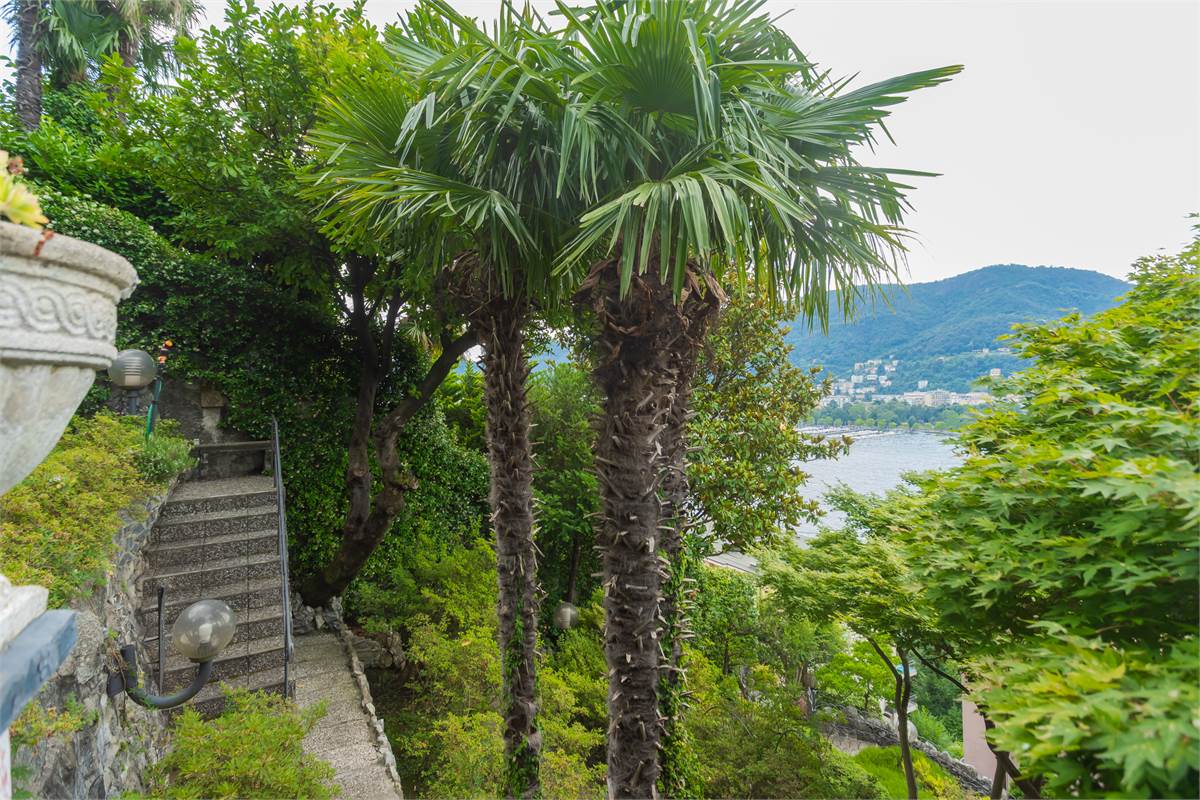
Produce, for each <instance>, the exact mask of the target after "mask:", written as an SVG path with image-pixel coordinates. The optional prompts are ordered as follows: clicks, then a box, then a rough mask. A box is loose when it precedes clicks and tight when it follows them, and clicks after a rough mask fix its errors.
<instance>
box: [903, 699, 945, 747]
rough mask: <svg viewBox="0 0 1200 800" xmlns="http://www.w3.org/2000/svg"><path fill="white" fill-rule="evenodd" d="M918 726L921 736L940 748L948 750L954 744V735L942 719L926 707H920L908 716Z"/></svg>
mask: <svg viewBox="0 0 1200 800" xmlns="http://www.w3.org/2000/svg"><path fill="white" fill-rule="evenodd" d="M908 718H909V719H910V720H912V724H913V725H915V726H916V728H917V733H918V734H920V736H921V738H922V739H924V740H925V741H927V742H929V743H930V744H931V745H933V746H934V747H936V748H938V749H939V750H944V751H948V750H949V749H950V746H951V745H953V744H954V737H953V736H951V735H950V731H948V730H946V726H945V725H944V724H943V723H942V721H941V720H940V719H938V718H937V717H935V716H934V715H933V714H931V713H930V712H929V711H927V710H926V709H924V708H918V709H917V710H916V711H914V712H913V713H912V714H910V715H909V717H908Z"/></svg>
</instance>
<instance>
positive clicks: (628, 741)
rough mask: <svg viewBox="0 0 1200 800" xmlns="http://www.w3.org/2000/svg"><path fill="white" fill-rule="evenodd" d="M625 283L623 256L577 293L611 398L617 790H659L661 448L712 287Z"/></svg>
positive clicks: (609, 647)
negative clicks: (697, 311) (587, 312)
mask: <svg viewBox="0 0 1200 800" xmlns="http://www.w3.org/2000/svg"><path fill="white" fill-rule="evenodd" d="M619 286H620V281H619V268H618V259H615V258H614V259H611V260H608V261H605V262H601V263H599V264H597V265H596V266H595V267H594V268H593V270H592V272H591V274H590V275H589V276H588V277H587V279H586V280H585V281H584V282H583V284H582V286H581V288H580V291H579V293H578V294H577V295H576V302H578V303H580V304H584V305H587V306H589V307H590V308H591V310H592V311H593V312H594V314H595V318H596V322H597V323H598V326H599V330H598V342H597V344H598V349H599V353H598V362H597V365H596V369H595V372H594V378H595V380H596V383H597V386H598V387H599V389H600V394H601V397H602V398H603V407H602V416H601V418H600V420H599V424H598V428H599V430H598V433H597V437H596V470H597V473H598V478H599V482H600V493H601V500H602V505H603V514H602V517H603V520H602V523H601V527H600V531H599V543H600V546H601V550H602V552H603V567H604V587H605V597H604V610H605V619H606V622H605V631H604V650H605V656H606V659H607V661H608V667H609V679H608V680H609V683H608V685H609V690H608V712H609V728H608V789H609V796H610V797H614V798H625V797H629V798H656V797H658V779H659V774H660V769H661V765H660V759H659V748H660V742H661V738H662V731H663V725H662V722H663V720H662V717H661V715H660V706H659V679H660V672H659V670H660V667H662V666H663V665H664V664H669V663H670V658H669V656H667V655H666V654H665V653H664V652H663V641H662V633H663V630H662V624H661V621H660V619H659V614H660V605H661V603H662V602H663V597H662V586H663V578H664V577H665V576H666V574H667V573H666V572H665V571H664V569H663V563H662V561H661V560H660V552H659V542H660V533H662V531H661V530H660V520H661V514H662V505H661V500H660V498H659V496H658V491H659V489H660V484H661V481H662V479H663V469H662V467H663V464H662V462H661V460H660V457H659V448H660V446H661V444H662V433H663V431H664V429H665V428H666V426H667V425H668V421H669V418H670V415H671V409H672V401H673V400H674V397H675V388H676V372H677V364H676V361H675V358H674V356H675V355H676V354H677V353H678V352H679V349H680V347H681V346H682V345H683V344H684V343H685V342H686V341H687V340H688V335H687V334H688V316H687V313H686V312H687V310H688V309H689V304H688V299H689V298H692V299H693V300H694V299H696V298H699V297H700V293H699V291H698V289H699V284H698V282H697V280H696V276H695V275H694V274H693V275H690V276H689V279H688V282H687V284H686V287H685V291H684V293H683V298H682V300H681V302H678V303H677V302H676V300H675V298H674V296H673V294H672V291H671V287H669V286H667V285H664V284H663V283H662V282H661V281H660V280H659V277H658V275H657V272H656V271H655V270H651V271H649V272H647V274H645V275H640V276H637V275H635V276H634V277H633V279H632V281H631V283H630V285H629V288H628V290H627V292H626V294H625V296H623V297H622V296H621V294H620V291H619V288H618V287H619ZM717 294H718V295H719V292H718V293H717ZM700 338H701V339H702V337H700Z"/></svg>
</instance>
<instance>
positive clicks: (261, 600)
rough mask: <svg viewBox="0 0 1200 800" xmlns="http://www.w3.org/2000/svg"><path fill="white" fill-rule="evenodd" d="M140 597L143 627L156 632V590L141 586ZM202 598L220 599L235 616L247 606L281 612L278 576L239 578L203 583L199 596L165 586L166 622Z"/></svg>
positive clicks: (193, 591) (196, 592)
mask: <svg viewBox="0 0 1200 800" xmlns="http://www.w3.org/2000/svg"><path fill="white" fill-rule="evenodd" d="M141 597H142V602H143V603H144V605H143V606H142V607H141V610H140V611H141V618H142V625H143V630H145V631H157V630H158V590H157V589H150V590H149V591H147V590H145V589H143V591H142V595H141ZM205 598H212V599H214V600H223V601H224V602H226V603H228V604H229V607H230V608H232V609H233V610H234V611H236V612H239V615H240V614H241V613H243V612H245V611H246V610H247V609H260V608H274V609H275V613H281V611H280V609H281V607H282V606H281V604H282V603H283V595H282V589H281V587H280V581H279V579H278V578H259V579H255V580H252V581H250V582H249V583H247V582H246V581H244V580H242V581H233V582H230V583H224V584H218V583H213V584H205V587H204V595H203V597H201V595H200V593H199V591H198V590H192V591H187V592H183V591H171V590H169V589H168V590H167V597H166V606H165V610H166V614H167V621H168V622H174V621H175V617H176V615H178V614H179V612H180V611H182V610H183V609H184V608H186V607H188V606H190V605H191V604H192V603H194V602H196V601H197V600H203V599H205ZM168 635H169V633H168Z"/></svg>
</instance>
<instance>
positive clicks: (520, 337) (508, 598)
mask: <svg viewBox="0 0 1200 800" xmlns="http://www.w3.org/2000/svg"><path fill="white" fill-rule="evenodd" d="M489 307H490V308H489V311H485V312H484V313H482V314H481V315H480V316H479V317H478V322H477V324H479V325H480V329H481V330H480V332H481V339H482V342H483V347H484V355H483V364H484V367H483V379H484V400H485V402H486V404H487V434H486V435H487V450H488V464H489V467H490V470H491V495H490V500H491V508H492V525H493V527H494V528H495V532H496V574H497V580H498V583H499V590H500V592H499V609H498V612H499V613H498V616H499V623H500V630H499V636H500V656H501V664H502V669H503V675H504V687H503V698H502V711H503V715H504V750H505V754H506V756H507V770H506V775H505V792H506V795H507V796H508V797H537V796H539V795H540V793H541V783H540V778H539V762H540V759H541V734H540V733H539V731H538V729H537V683H536V657H537V618H538V600H539V598H538V590H537V556H536V548H535V546H534V541H533V454H532V446H531V443H530V438H529V430H530V414H529V403H528V401H527V399H526V396H525V384H526V380H527V378H528V377H529V366H528V364H527V362H526V358H525V349H524V344H525V334H524V325H525V322H526V318H527V312H526V309H527V307H526V305H525V303H524V302H522V301H518V300H504V299H499V298H498V299H496V300H494V301H493V302H491V303H490V304H489Z"/></svg>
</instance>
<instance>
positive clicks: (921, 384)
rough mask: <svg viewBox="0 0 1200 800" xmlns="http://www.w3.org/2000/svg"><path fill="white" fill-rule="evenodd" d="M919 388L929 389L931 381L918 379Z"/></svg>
mask: <svg viewBox="0 0 1200 800" xmlns="http://www.w3.org/2000/svg"><path fill="white" fill-rule="evenodd" d="M917 388H918V389H928V388H929V381H917Z"/></svg>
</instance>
